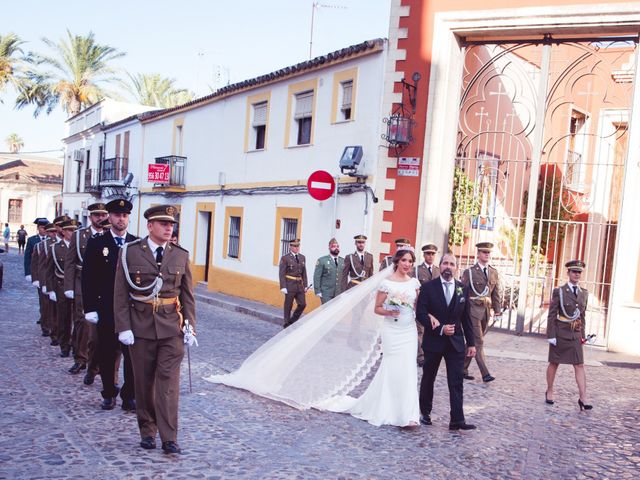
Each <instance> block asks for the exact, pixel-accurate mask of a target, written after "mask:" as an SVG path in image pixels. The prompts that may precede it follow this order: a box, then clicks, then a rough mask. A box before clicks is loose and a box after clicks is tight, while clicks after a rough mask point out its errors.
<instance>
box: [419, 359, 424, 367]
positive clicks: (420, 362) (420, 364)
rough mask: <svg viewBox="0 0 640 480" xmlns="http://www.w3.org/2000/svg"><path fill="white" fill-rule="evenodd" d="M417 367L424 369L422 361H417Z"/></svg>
mask: <svg viewBox="0 0 640 480" xmlns="http://www.w3.org/2000/svg"><path fill="white" fill-rule="evenodd" d="M418 367H420V368H422V367H424V360H418Z"/></svg>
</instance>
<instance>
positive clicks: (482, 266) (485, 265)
mask: <svg viewBox="0 0 640 480" xmlns="http://www.w3.org/2000/svg"><path fill="white" fill-rule="evenodd" d="M477 263H478V265H479V266H480V268H487V267H488V266H489V264H488V263H486V264H484V265H483V264H482V263H481V262H480V260H478V262H477Z"/></svg>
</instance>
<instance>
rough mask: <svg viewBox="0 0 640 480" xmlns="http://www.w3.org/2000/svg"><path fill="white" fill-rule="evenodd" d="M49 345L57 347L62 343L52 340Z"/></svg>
mask: <svg viewBox="0 0 640 480" xmlns="http://www.w3.org/2000/svg"><path fill="white" fill-rule="evenodd" d="M49 345H52V346H54V347H57V346H58V345H60V342H58V340H51V341H50V342H49Z"/></svg>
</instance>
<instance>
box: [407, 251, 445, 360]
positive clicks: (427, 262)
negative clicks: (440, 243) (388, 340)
mask: <svg viewBox="0 0 640 480" xmlns="http://www.w3.org/2000/svg"><path fill="white" fill-rule="evenodd" d="M437 252H438V247H436V246H435V245H434V244H433V243H427V244H426V245H423V246H422V256H423V257H424V262H422V263H421V264H420V265H418V266H416V267H415V270H414V272H413V276H414V277H415V278H417V279H418V281H419V282H420V285H422V284H423V283H424V282H428V281H430V280H433V279H434V278H438V277H439V276H440V267H439V266H438V265H436V263H435V259H436V253H437ZM416 325H417V326H418V366H419V367H422V366H423V365H424V351H423V350H422V337H423V336H424V326H423V325H422V324H421V323H420V322H418V321H417V320H416Z"/></svg>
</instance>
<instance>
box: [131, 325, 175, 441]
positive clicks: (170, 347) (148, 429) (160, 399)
mask: <svg viewBox="0 0 640 480" xmlns="http://www.w3.org/2000/svg"><path fill="white" fill-rule="evenodd" d="M129 353H130V355H131V363H132V365H133V378H134V385H135V392H136V414H137V416H138V427H139V428H140V437H141V438H144V437H152V438H155V437H156V434H157V433H158V432H159V433H160V440H161V441H163V442H170V441H171V442H175V441H176V440H177V437H178V399H179V395H180V363H181V362H182V358H183V357H184V343H183V339H182V336H176V337H170V338H163V339H158V340H148V339H145V338H138V337H136V339H135V342H134V344H133V345H131V346H130V347H129Z"/></svg>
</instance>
